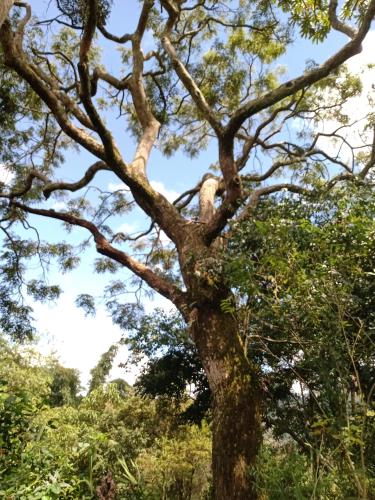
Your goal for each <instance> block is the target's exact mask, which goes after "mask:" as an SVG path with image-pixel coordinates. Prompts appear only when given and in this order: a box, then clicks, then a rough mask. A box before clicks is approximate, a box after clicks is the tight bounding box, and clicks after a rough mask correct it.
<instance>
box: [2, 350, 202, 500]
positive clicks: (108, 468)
mask: <svg viewBox="0 0 375 500" xmlns="http://www.w3.org/2000/svg"><path fill="white" fill-rule="evenodd" d="M1 347H2V348H3V349H2V350H1V355H0V381H1V384H0V450H1V453H0V484H1V487H0V498H2V497H5V498H13V497H14V498H24V499H27V500H46V499H51V500H52V499H69V500H75V499H77V498H82V499H91V498H94V497H95V495H96V492H97V491H98V490H99V489H100V488H101V487H102V485H103V484H104V483H105V482H106V481H108V478H109V477H110V478H111V481H112V483H113V485H115V488H116V491H117V495H118V498H121V499H124V500H125V499H129V500H134V499H135V498H142V499H143V498H144V499H145V498H148V499H152V498H154V499H155V500H156V499H158V498H160V493H161V491H164V492H165V494H166V495H167V496H165V498H168V499H171V500H173V499H176V500H177V499H181V498H186V499H187V498H192V499H197V500H198V499H199V498H202V495H203V492H204V490H205V489H206V488H207V486H208V483H209V477H210V446H211V444H210V431H209V428H208V427H207V426H205V425H204V426H203V427H202V428H198V427H195V426H192V427H190V426H185V427H180V426H179V425H178V422H177V420H176V418H175V415H174V405H173V407H171V405H170V404H169V403H168V402H167V401H165V400H161V401H155V400H150V399H148V398H144V397H139V396H137V395H135V394H134V392H133V391H132V390H131V388H129V386H128V387H127V390H126V391H125V392H124V391H123V390H121V387H122V386H123V384H122V385H121V384H119V382H115V383H111V384H109V385H107V386H105V385H99V384H97V387H96V388H95V389H92V390H91V392H90V394H89V395H88V396H86V397H83V398H81V399H79V398H77V395H76V392H75V391H76V390H77V376H76V373H74V372H73V371H71V370H68V369H66V368H63V367H61V366H59V365H58V364H57V363H56V362H55V361H52V362H51V361H50V360H48V359H47V360H45V359H43V358H41V357H36V354H35V353H34V352H33V351H32V350H26V349H25V348H23V349H22V351H19V349H17V348H15V347H13V346H10V345H9V344H7V343H5V342H3V343H2V346H1ZM73 396H74V397H73ZM64 398H65V399H64ZM176 454H178V455H179V460H178V461H177V462H176ZM155 472H156V475H155ZM181 494H182V495H183V496H181Z"/></svg>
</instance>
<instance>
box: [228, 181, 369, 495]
mask: <svg viewBox="0 0 375 500" xmlns="http://www.w3.org/2000/svg"><path fill="white" fill-rule="evenodd" d="M262 208H263V210H262V212H261V214H260V215H259V216H258V217H257V218H253V219H252V220H249V221H246V222H245V223H244V224H242V225H240V226H238V227H236V240H235V243H234V245H233V247H232V251H233V259H232V261H231V262H230V259H229V260H228V259H227V263H228V268H227V270H228V276H229V277H230V279H231V283H232V286H233V287H235V288H236V289H237V290H238V293H239V297H240V298H239V299H238V300H239V301H238V304H237V306H238V307H237V309H236V311H235V309H234V311H235V313H236V314H238V315H239V317H240V318H242V324H243V332H242V334H243V341H244V343H245V345H248V346H249V355H250V356H251V357H252V358H253V359H254V360H255V361H256V362H257V363H258V364H259V365H260V366H262V367H263V370H264V375H263V379H264V385H265V387H266V397H267V412H266V415H265V419H266V422H267V425H268V426H269V427H270V429H272V430H273V432H274V434H275V435H276V436H279V437H280V436H283V435H285V434H289V436H291V437H292V438H293V439H294V440H295V441H296V442H297V443H298V445H299V446H300V449H301V450H303V451H304V452H305V453H306V454H309V453H310V451H311V453H316V454H317V456H318V457H319V460H320V466H318V468H319V467H321V468H322V469H323V470H325V472H326V473H327V471H328V470H329V469H330V467H334V468H337V470H341V472H342V474H344V475H346V477H347V478H348V484H349V486H348V489H347V491H346V493H343V494H348V495H355V494H359V495H361V494H362V492H363V491H365V490H366V489H368V488H373V486H370V485H369V484H370V483H371V481H370V479H369V478H370V477H371V476H372V475H373V471H374V465H375V464H374V460H373V456H374V455H373V444H372V443H373V442H374V432H375V427H374V425H373V421H372V420H371V419H368V417H367V414H368V412H369V411H370V415H372V412H373V408H374V407H373V404H374V400H373V391H374V386H373V376H374V369H373V367H374V348H373V347H374V330H375V323H374V320H375V317H374V313H373V311H374V304H373V297H374V280H373V270H374V268H375V261H374V256H373V252H372V248H373V242H374V237H375V225H374V215H375V204H374V198H373V196H372V193H371V192H370V191H367V190H366V189H364V188H363V187H362V188H361V189H360V190H358V189H357V188H355V187H354V188H353V189H346V190H337V191H335V192H334V193H332V195H331V196H329V197H327V198H324V199H319V200H312V201H311V202H309V203H307V202H303V203H301V201H299V200H297V199H291V198H285V197H283V198H281V199H279V200H270V201H268V202H266V203H265V204H264V206H263V207H262ZM226 307H228V305H226ZM322 474H323V473H322ZM323 475H324V474H323ZM349 478H350V479H349ZM371 491H372V490H371ZM353 492H354V493H353ZM340 498H341V497H340ZM343 498H346V497H345V496H344V497H343Z"/></svg>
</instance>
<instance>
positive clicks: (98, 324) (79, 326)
mask: <svg viewBox="0 0 375 500" xmlns="http://www.w3.org/2000/svg"><path fill="white" fill-rule="evenodd" d="M33 307H34V311H35V314H34V316H35V318H36V319H37V326H38V331H39V333H40V335H41V340H40V342H39V345H38V349H39V350H40V351H41V352H42V353H44V354H48V353H51V352H55V353H56V354H57V355H58V357H59V359H60V362H61V363H62V364H63V365H64V366H67V367H70V368H77V369H78V370H79V371H80V373H81V381H82V383H83V385H84V386H86V385H87V383H88V381H89V380H90V370H91V369H92V368H93V367H94V366H95V365H96V364H97V362H98V361H99V358H100V356H101V355H102V354H103V353H104V352H106V351H107V350H108V349H109V347H110V346H111V345H112V344H114V343H116V342H118V341H119V340H120V339H121V336H122V332H121V330H120V328H119V327H117V326H115V325H113V323H112V320H111V318H110V317H108V315H107V314H106V312H105V311H104V310H103V309H99V310H98V311H97V314H96V316H95V317H86V316H85V315H84V312H83V311H82V310H80V309H78V308H77V307H76V306H75V304H74V298H73V296H71V295H66V294H64V295H63V296H62V297H61V298H60V300H58V302H57V304H56V305H46V304H34V306H33ZM119 356H121V357H122V360H124V358H125V357H126V349H125V348H122V350H121V353H119ZM116 374H117V376H122V377H123V378H125V379H126V380H127V381H128V382H133V381H134V374H133V375H131V374H130V376H129V374H128V375H127V374H126V373H125V372H124V370H122V373H121V375H120V372H119V371H118V370H117V372H116Z"/></svg>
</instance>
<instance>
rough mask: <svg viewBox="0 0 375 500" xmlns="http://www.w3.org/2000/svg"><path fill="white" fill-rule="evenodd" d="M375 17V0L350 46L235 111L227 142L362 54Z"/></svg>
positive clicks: (226, 133) (226, 131) (225, 134)
mask: <svg viewBox="0 0 375 500" xmlns="http://www.w3.org/2000/svg"><path fill="white" fill-rule="evenodd" d="M374 16H375V0H371V2H370V4H369V6H368V8H367V11H366V13H365V15H364V16H363V20H362V23H361V25H360V27H359V30H358V31H357V33H356V34H355V36H354V37H353V38H352V40H351V41H350V42H349V43H347V44H346V45H344V47H342V48H341V49H340V50H339V51H338V52H336V54H334V55H333V56H332V57H330V58H329V59H327V60H326V61H325V62H324V63H323V64H321V65H320V66H318V67H317V68H314V69H312V70H310V71H308V72H306V73H304V74H303V75H301V76H299V77H297V78H294V79H292V80H289V81H288V82H286V83H284V84H283V85H280V86H279V87H278V88H276V89H275V90H272V91H271V92H268V93H267V94H265V95H263V96H262V97H259V98H257V99H253V100H251V101H249V102H247V103H246V104H244V105H243V106H241V107H240V108H238V109H237V111H235V112H234V113H233V115H232V117H231V118H230V120H229V122H228V124H227V126H226V127H225V130H224V136H225V137H227V138H228V139H230V138H233V137H234V136H235V134H236V133H237V131H238V130H239V128H240V127H241V125H242V123H243V122H244V121H245V120H247V119H248V118H250V117H251V116H254V115H255V114H256V113H259V112H260V111H262V110H263V109H266V108H268V107H270V106H273V105H274V104H276V103H277V102H280V101H281V100H282V99H285V98H286V97H289V96H291V95H293V94H295V93H296V92H298V91H299V90H301V89H303V88H304V87H307V86H309V85H312V84H314V83H316V82H318V81H319V80H322V79H323V78H325V77H326V76H328V75H329V74H330V73H331V72H332V71H333V70H335V69H336V68H338V67H339V66H340V65H341V64H343V63H344V62H345V61H347V60H348V59H349V58H351V57H353V56H354V55H356V54H359V53H360V52H361V50H362V47H361V44H362V42H363V40H364V38H365V36H366V34H367V33H368V31H369V29H370V27H371V22H372V20H373V18H374Z"/></svg>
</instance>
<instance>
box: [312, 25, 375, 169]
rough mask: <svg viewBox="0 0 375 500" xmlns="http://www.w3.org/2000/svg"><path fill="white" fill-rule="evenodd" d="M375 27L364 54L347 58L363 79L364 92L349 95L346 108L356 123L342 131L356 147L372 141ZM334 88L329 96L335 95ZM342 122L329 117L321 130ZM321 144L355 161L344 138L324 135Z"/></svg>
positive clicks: (329, 151)
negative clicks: (370, 118) (368, 120)
mask: <svg viewBox="0 0 375 500" xmlns="http://www.w3.org/2000/svg"><path fill="white" fill-rule="evenodd" d="M374 46H375V30H373V31H370V32H369V34H368V35H367V37H366V39H365V41H364V43H363V50H362V52H361V53H360V54H358V55H356V56H355V57H352V58H351V59H349V61H348V62H347V67H348V68H349V70H350V72H351V73H352V74H353V75H359V76H360V79H361V82H362V92H361V94H360V95H358V96H356V97H353V98H351V99H349V100H348V101H347V102H346V103H345V104H344V105H343V108H342V112H343V113H345V114H346V115H347V116H348V117H349V120H350V123H354V122H357V123H354V124H353V125H352V126H351V127H345V128H343V129H341V130H340V131H339V132H338V133H339V134H340V135H341V136H343V137H344V138H345V139H346V140H347V141H348V143H349V144H350V145H351V146H352V147H360V146H363V145H364V144H366V143H367V144H368V143H370V142H371V131H370V130H366V131H365V130H364V127H365V125H366V116H367V115H368V114H369V112H371V111H373V110H371V105H370V101H371V99H372V100H374V99H375V91H374V87H373V85H374V83H375V78H374V69H373V68H371V67H370V68H369V65H371V64H375V56H374ZM332 93H333V91H331V93H330V95H328V96H327V97H328V99H329V98H332ZM339 126H340V123H338V122H337V121H334V120H326V121H324V123H323V124H322V125H320V126H319V127H317V131H320V132H325V133H332V132H333V131H334V130H336V129H337V128H338V127H339ZM318 146H319V147H320V148H322V149H324V150H325V151H326V152H327V153H328V154H330V155H331V156H336V155H339V158H340V159H341V160H343V161H345V162H346V163H348V164H350V163H351V161H352V150H351V148H350V147H349V146H348V145H345V144H342V141H336V142H335V141H334V140H333V139H331V138H329V137H320V138H319V140H318Z"/></svg>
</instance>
